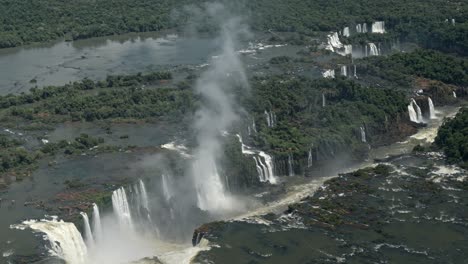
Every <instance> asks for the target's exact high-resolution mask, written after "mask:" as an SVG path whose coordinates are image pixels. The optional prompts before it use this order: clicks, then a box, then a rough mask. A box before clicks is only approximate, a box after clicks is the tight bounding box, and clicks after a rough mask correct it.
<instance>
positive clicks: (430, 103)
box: [427, 97, 436, 119]
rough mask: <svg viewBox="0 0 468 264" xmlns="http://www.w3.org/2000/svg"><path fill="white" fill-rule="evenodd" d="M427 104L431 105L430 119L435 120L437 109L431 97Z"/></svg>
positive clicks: (428, 98)
mask: <svg viewBox="0 0 468 264" xmlns="http://www.w3.org/2000/svg"><path fill="white" fill-rule="evenodd" d="M427 103H428V105H429V118H430V119H435V118H436V115H435V109H434V103H433V102H432V99H431V98H430V97H427Z"/></svg>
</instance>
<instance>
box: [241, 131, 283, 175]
mask: <svg viewBox="0 0 468 264" xmlns="http://www.w3.org/2000/svg"><path fill="white" fill-rule="evenodd" d="M236 136H237V138H238V139H239V142H240V144H241V149H242V154H244V155H252V156H253V159H254V161H255V167H256V169H257V173H258V179H259V181H260V182H269V183H271V184H275V183H277V179H276V177H275V175H274V169H273V158H272V157H271V156H270V155H268V154H266V153H265V152H263V151H259V150H254V149H252V148H251V147H249V146H246V145H245V144H244V142H243V140H242V136H241V135H239V134H237V135H236Z"/></svg>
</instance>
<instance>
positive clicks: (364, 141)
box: [359, 126, 367, 143]
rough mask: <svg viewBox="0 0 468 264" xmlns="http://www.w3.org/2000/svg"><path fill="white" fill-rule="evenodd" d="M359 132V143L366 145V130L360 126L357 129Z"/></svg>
mask: <svg viewBox="0 0 468 264" xmlns="http://www.w3.org/2000/svg"><path fill="white" fill-rule="evenodd" d="M359 130H360V131H361V142H363V143H366V142H367V138H366V129H365V128H364V127H363V126H362V127H360V128H359Z"/></svg>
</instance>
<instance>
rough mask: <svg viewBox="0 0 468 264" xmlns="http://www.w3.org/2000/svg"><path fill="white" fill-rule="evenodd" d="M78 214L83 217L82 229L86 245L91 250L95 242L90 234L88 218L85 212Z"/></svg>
mask: <svg viewBox="0 0 468 264" xmlns="http://www.w3.org/2000/svg"><path fill="white" fill-rule="evenodd" d="M80 214H81V216H82V217H83V228H84V232H85V241H86V245H87V246H88V247H90V248H91V247H93V246H94V244H95V242H94V237H93V233H92V232H91V225H90V224H89V217H88V214H87V213H85V212H81V213H80Z"/></svg>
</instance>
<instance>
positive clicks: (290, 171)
mask: <svg viewBox="0 0 468 264" xmlns="http://www.w3.org/2000/svg"><path fill="white" fill-rule="evenodd" d="M293 162H294V160H293V156H292V154H289V155H288V174H289V176H294V168H293Z"/></svg>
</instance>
